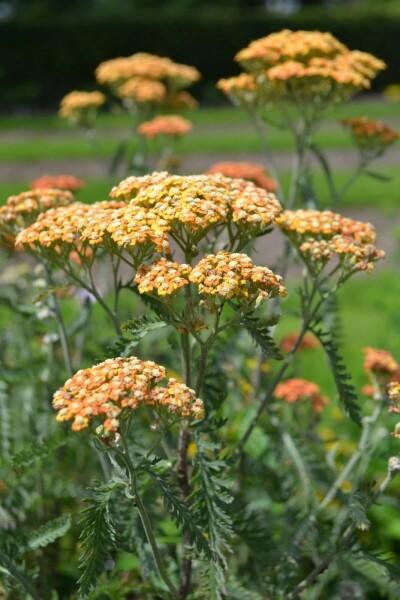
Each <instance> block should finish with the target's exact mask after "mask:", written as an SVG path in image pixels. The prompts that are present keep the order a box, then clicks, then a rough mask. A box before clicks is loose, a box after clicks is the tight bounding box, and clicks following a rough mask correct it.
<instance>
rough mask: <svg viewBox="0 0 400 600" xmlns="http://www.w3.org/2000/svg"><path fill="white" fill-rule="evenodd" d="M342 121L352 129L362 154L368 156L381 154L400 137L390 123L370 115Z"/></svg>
mask: <svg viewBox="0 0 400 600" xmlns="http://www.w3.org/2000/svg"><path fill="white" fill-rule="evenodd" d="M341 123H342V125H343V126H344V127H346V128H348V129H349V130H350V132H351V134H352V136H353V139H354V141H355V143H356V145H357V147H358V149H359V151H360V154H361V155H362V156H364V157H366V158H372V157H377V156H381V155H382V154H383V153H384V152H385V150H386V148H388V146H391V145H392V144H394V143H395V142H397V140H398V139H399V137H400V133H399V132H398V131H396V130H395V129H393V128H392V127H391V126H390V125H387V124H386V123H382V122H381V121H376V120H374V119H369V118H368V117H356V118H352V119H351V118H348V119H342V120H341Z"/></svg>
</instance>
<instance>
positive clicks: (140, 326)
mask: <svg viewBox="0 0 400 600" xmlns="http://www.w3.org/2000/svg"><path fill="white" fill-rule="evenodd" d="M167 325H168V323H166V322H165V321H163V320H161V319H152V318H151V317H147V316H146V315H143V316H142V317H139V318H137V319H131V320H130V321H126V322H125V323H123V324H122V325H121V329H122V330H123V331H126V332H127V333H129V335H131V336H132V338H133V339H132V340H131V342H132V341H135V342H138V341H139V340H140V339H141V338H143V337H144V336H145V335H147V334H148V333H150V332H151V331H155V330H156V329H162V328H163V327H167Z"/></svg>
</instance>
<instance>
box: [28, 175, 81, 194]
mask: <svg viewBox="0 0 400 600" xmlns="http://www.w3.org/2000/svg"><path fill="white" fill-rule="evenodd" d="M83 187H85V182H84V181H82V179H78V177H74V176H73V175H42V177H38V178H37V179H34V180H33V181H32V182H31V189H32V190H36V189H57V190H67V191H70V192H78V191H79V190H81V189H82V188H83Z"/></svg>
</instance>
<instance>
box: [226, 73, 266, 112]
mask: <svg viewBox="0 0 400 600" xmlns="http://www.w3.org/2000/svg"><path fill="white" fill-rule="evenodd" d="M217 88H218V89H219V90H221V92H223V93H224V94H225V96H229V97H230V98H231V99H232V102H233V103H234V104H238V105H241V104H243V105H245V106H246V105H248V106H252V105H256V104H258V103H259V101H260V99H261V98H260V96H261V95H262V94H261V91H262V89H263V88H262V84H261V85H260V84H259V83H258V81H257V79H256V77H255V76H254V75H251V74H250V73H241V74H240V75H238V76H237V77H229V78H228V79H220V80H219V81H218V83H217Z"/></svg>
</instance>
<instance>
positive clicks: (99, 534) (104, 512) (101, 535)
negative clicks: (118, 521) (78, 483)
mask: <svg viewBox="0 0 400 600" xmlns="http://www.w3.org/2000/svg"><path fill="white" fill-rule="evenodd" d="M120 484H121V483H120V481H115V480H114V479H112V480H111V481H109V482H107V483H99V484H97V486H96V487H93V488H91V489H90V491H91V494H90V496H89V497H88V498H85V500H84V502H85V503H86V508H84V509H83V511H82V521H81V523H82V525H83V531H82V533H81V536H80V538H81V540H82V550H83V552H82V554H81V557H80V563H79V568H80V569H81V571H82V575H81V577H80V578H79V581H78V583H79V586H80V587H79V592H80V594H82V595H85V594H87V593H88V592H90V591H91V590H92V589H93V588H94V586H95V585H96V582H97V578H98V576H99V575H100V574H101V573H102V571H103V570H104V563H105V561H106V559H107V557H108V556H109V552H110V551H111V550H112V549H113V548H114V546H115V527H114V522H113V520H112V517H111V514H110V511H109V506H108V503H109V500H110V497H111V494H112V493H113V491H114V490H115V489H116V488H117V487H118V486H119V485H120Z"/></svg>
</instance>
